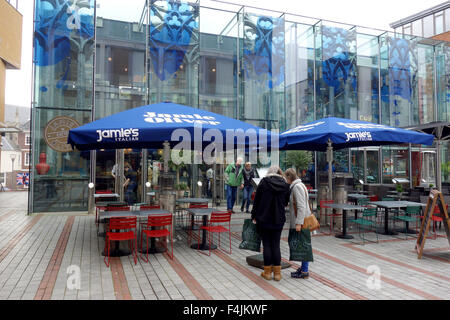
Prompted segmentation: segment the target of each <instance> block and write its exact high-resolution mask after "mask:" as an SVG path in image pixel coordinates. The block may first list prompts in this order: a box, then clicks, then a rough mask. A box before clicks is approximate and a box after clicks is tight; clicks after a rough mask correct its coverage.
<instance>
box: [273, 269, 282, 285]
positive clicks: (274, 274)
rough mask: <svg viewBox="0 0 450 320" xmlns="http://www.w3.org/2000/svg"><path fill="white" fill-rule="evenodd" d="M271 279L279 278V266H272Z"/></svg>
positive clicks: (278, 279) (276, 279)
mask: <svg viewBox="0 0 450 320" xmlns="http://www.w3.org/2000/svg"><path fill="white" fill-rule="evenodd" d="M273 280H275V281H280V280H281V266H273Z"/></svg>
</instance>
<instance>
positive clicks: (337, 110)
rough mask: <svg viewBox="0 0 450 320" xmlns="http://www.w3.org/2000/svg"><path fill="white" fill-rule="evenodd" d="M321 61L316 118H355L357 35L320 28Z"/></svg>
mask: <svg viewBox="0 0 450 320" xmlns="http://www.w3.org/2000/svg"><path fill="white" fill-rule="evenodd" d="M320 32H321V36H322V45H323V46H322V48H321V50H322V57H321V58H322V61H320V62H319V63H318V64H317V77H318V79H317V83H318V85H317V90H318V92H317V107H316V108H317V118H323V117H326V116H335V117H341V118H347V119H348V118H350V117H351V116H352V115H353V117H356V113H357V75H356V72H357V68H356V32H355V30H354V29H351V30H347V29H343V28H340V27H329V26H325V25H324V26H322V28H321V31H320Z"/></svg>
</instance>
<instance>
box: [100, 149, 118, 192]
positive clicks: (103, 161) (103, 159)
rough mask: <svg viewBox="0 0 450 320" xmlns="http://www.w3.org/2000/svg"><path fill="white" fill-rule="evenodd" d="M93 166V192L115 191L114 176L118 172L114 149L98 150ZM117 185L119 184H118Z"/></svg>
mask: <svg viewBox="0 0 450 320" xmlns="http://www.w3.org/2000/svg"><path fill="white" fill-rule="evenodd" d="M96 160H97V163H96V166H95V192H98V191H110V192H112V193H115V192H116V191H117V190H116V187H115V176H116V175H118V174H119V172H118V169H117V166H116V150H103V149H102V150H98V151H97V153H96ZM118 187H119V186H118Z"/></svg>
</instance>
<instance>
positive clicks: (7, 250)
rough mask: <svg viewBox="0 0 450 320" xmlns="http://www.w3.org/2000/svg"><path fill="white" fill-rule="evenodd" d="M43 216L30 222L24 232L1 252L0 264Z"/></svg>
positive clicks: (36, 217) (23, 229)
mask: <svg viewBox="0 0 450 320" xmlns="http://www.w3.org/2000/svg"><path fill="white" fill-rule="evenodd" d="M41 217H42V215H37V216H35V217H34V218H33V219H32V220H31V221H30V222H28V223H27V224H26V225H25V227H23V228H22V230H20V231H19V233H18V234H16V235H15V236H14V237H13V238H12V239H11V240H10V241H9V242H8V243H7V244H6V245H5V246H4V247H3V248H2V249H1V250H0V262H2V261H3V259H5V257H6V256H7V255H8V253H10V252H11V250H12V249H13V248H14V247H15V246H16V245H17V243H18V242H19V241H20V240H21V239H22V238H23V237H24V236H25V235H26V234H27V233H28V231H30V230H31V228H33V227H34V225H35V224H36V223H38V221H39V220H40V219H41Z"/></svg>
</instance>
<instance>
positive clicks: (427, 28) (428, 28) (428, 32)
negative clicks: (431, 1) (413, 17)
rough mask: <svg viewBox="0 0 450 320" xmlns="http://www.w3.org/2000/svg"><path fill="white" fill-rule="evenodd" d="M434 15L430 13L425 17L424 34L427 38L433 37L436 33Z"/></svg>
mask: <svg viewBox="0 0 450 320" xmlns="http://www.w3.org/2000/svg"><path fill="white" fill-rule="evenodd" d="M433 20H434V19H433V15H429V16H427V17H425V18H423V36H424V37H425V38H428V37H432V36H433V35H434V34H433V32H434V26H433V25H434V21H433Z"/></svg>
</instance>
